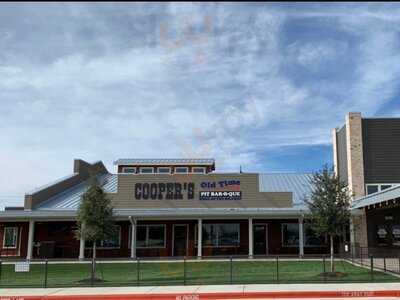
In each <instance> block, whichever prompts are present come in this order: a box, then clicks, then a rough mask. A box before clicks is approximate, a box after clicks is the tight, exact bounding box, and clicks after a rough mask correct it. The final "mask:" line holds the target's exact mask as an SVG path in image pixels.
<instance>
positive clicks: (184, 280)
mask: <svg viewBox="0 0 400 300" xmlns="http://www.w3.org/2000/svg"><path fill="white" fill-rule="evenodd" d="M183 285H186V256H184V257H183Z"/></svg>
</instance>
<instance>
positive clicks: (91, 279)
mask: <svg viewBox="0 0 400 300" xmlns="http://www.w3.org/2000/svg"><path fill="white" fill-rule="evenodd" d="M95 263H96V262H95V260H94V257H92V271H91V276H90V286H92V287H93V284H94V276H95V274H94V268H95V267H96V265H95Z"/></svg>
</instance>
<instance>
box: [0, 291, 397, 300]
mask: <svg viewBox="0 0 400 300" xmlns="http://www.w3.org/2000/svg"><path fill="white" fill-rule="evenodd" d="M354 297H357V298H374V297H400V290H387V291H297V292H296V291H284V292H244V293H241V292H236V293H233V292H231V293H223V292H221V293H164V294H161V293H157V294H151V293H149V294H110V295H47V296H46V295H44V296H5V297H1V296H0V300H47V299H48V300H79V299H95V300H110V299H113V300H114V299H115V300H158V299H161V300H224V299H225V300H227V299H230V300H236V299H238V300H239V299H250V298H251V299H293V298H310V299H321V298H354Z"/></svg>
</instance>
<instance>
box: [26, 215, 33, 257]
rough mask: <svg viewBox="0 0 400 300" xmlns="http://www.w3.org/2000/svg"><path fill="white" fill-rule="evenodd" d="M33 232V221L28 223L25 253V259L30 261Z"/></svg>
mask: <svg viewBox="0 0 400 300" xmlns="http://www.w3.org/2000/svg"><path fill="white" fill-rule="evenodd" d="M34 232H35V221H33V220H30V221H29V231H28V249H27V252H26V259H27V260H31V259H32V252H33V234H34Z"/></svg>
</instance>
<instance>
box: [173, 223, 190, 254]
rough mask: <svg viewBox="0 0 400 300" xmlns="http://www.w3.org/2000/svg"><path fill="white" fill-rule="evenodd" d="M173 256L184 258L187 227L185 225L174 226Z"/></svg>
mask: <svg viewBox="0 0 400 300" xmlns="http://www.w3.org/2000/svg"><path fill="white" fill-rule="evenodd" d="M173 239H174V240H173V249H172V254H173V256H186V255H187V244H188V226H187V225H186V224H182V225H181V224H174V235H173Z"/></svg>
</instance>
